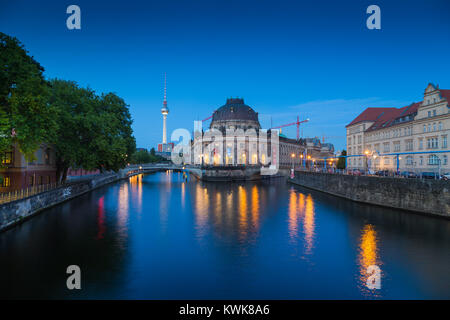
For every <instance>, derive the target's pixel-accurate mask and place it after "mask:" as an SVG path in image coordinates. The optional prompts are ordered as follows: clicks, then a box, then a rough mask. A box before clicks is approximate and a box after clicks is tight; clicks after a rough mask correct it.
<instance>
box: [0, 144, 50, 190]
mask: <svg viewBox="0 0 450 320" xmlns="http://www.w3.org/2000/svg"><path fill="white" fill-rule="evenodd" d="M35 158H36V159H35V160H33V161H32V162H28V161H26V160H25V157H24V156H23V154H21V153H20V152H19V148H18V147H17V146H16V145H15V146H12V147H11V150H10V151H8V152H5V153H3V155H1V161H2V166H1V167H0V176H1V177H2V183H1V185H0V192H9V191H14V190H20V189H24V188H27V187H33V186H37V185H42V184H49V183H54V182H56V159H55V158H56V157H55V152H54V150H53V149H52V148H51V147H50V146H49V145H47V144H44V143H43V144H41V146H40V147H39V149H38V150H37V151H36V152H35Z"/></svg>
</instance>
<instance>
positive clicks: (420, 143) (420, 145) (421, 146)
mask: <svg viewBox="0 0 450 320" xmlns="http://www.w3.org/2000/svg"><path fill="white" fill-rule="evenodd" d="M422 149H423V139H419V150H422Z"/></svg>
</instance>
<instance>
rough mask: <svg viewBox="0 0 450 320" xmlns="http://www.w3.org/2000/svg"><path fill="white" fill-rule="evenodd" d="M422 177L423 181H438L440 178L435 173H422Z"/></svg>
mask: <svg viewBox="0 0 450 320" xmlns="http://www.w3.org/2000/svg"><path fill="white" fill-rule="evenodd" d="M420 176H421V178H422V179H438V177H439V175H438V174H437V173H435V172H422V173H421V175H420Z"/></svg>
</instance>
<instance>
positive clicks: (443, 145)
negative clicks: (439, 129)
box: [442, 135, 447, 148]
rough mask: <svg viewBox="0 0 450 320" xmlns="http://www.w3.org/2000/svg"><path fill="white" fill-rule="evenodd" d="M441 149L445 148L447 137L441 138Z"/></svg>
mask: <svg viewBox="0 0 450 320" xmlns="http://www.w3.org/2000/svg"><path fill="white" fill-rule="evenodd" d="M442 148H447V135H445V136H442Z"/></svg>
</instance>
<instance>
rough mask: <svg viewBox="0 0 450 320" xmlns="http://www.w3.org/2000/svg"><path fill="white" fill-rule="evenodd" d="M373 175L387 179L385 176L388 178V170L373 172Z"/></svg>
mask: <svg viewBox="0 0 450 320" xmlns="http://www.w3.org/2000/svg"><path fill="white" fill-rule="evenodd" d="M375 175H377V176H382V177H387V176H389V171H388V170H379V171H377V172H375Z"/></svg>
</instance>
